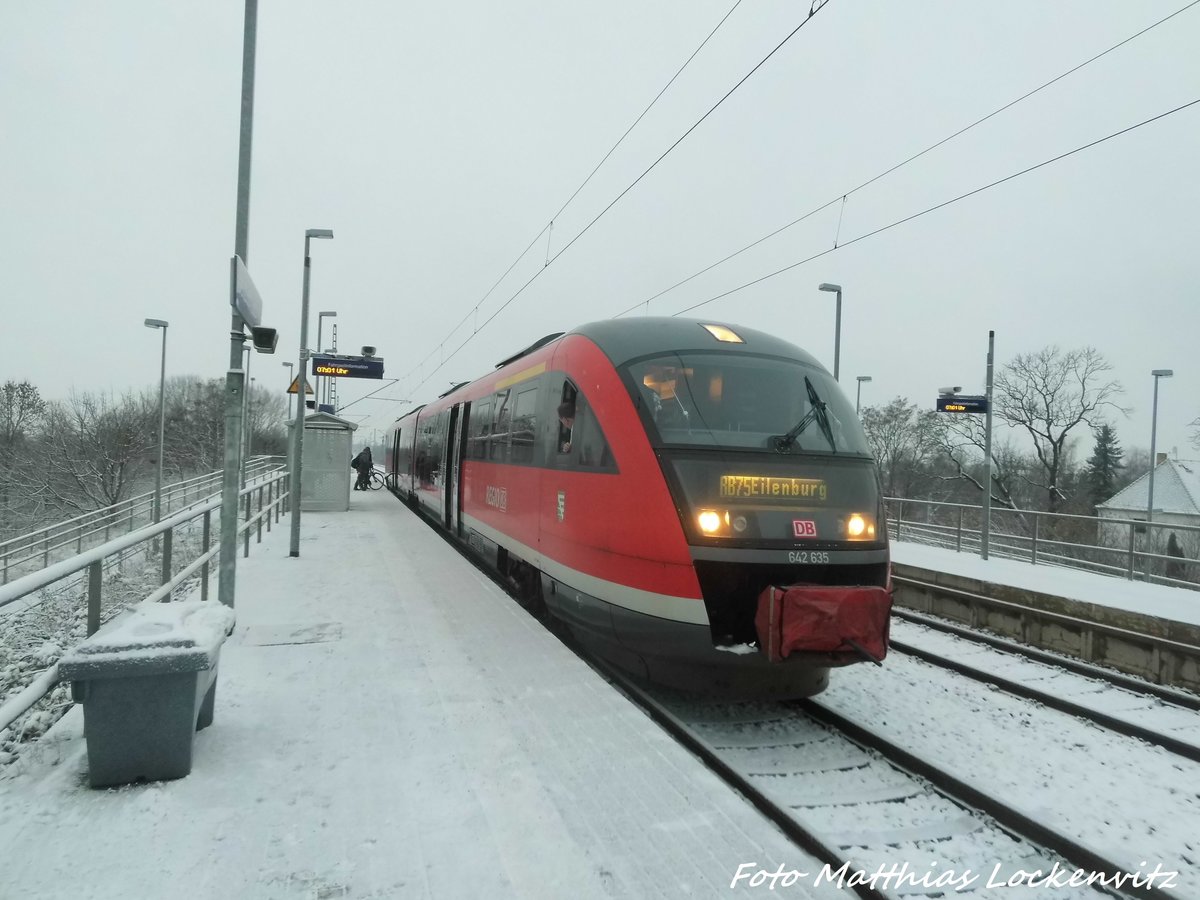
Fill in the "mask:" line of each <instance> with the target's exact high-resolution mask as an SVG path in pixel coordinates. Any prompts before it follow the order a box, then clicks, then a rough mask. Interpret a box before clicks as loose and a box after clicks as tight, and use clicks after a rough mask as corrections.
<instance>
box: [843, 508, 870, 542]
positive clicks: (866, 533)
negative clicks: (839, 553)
mask: <svg viewBox="0 0 1200 900" xmlns="http://www.w3.org/2000/svg"><path fill="white" fill-rule="evenodd" d="M846 537H848V538H849V539H850V540H852V541H870V540H874V539H875V520H874V519H873V518H872V517H871V516H864V515H863V514H862V513H851V514H850V516H849V517H848V518H847V519H846Z"/></svg>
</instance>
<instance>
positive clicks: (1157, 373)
mask: <svg viewBox="0 0 1200 900" xmlns="http://www.w3.org/2000/svg"><path fill="white" fill-rule="evenodd" d="M147 321H149V320H147ZM1150 374H1151V375H1153V376H1154V377H1155V378H1170V377H1171V376H1172V375H1174V374H1175V370H1174V369H1152V370H1151V371H1150Z"/></svg>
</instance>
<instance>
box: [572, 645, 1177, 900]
mask: <svg viewBox="0 0 1200 900" xmlns="http://www.w3.org/2000/svg"><path fill="white" fill-rule="evenodd" d="M588 661H589V662H591V663H592V664H593V665H595V666H597V667H598V668H600V669H601V670H602V671H603V672H604V673H605V674H606V676H607V677H609V679H610V680H612V681H614V682H615V683H616V684H617V685H618V686H619V687H620V688H621V689H622V690H624V691H625V692H626V693H627V694H628V695H629V696H630V697H631V698H632V699H633V700H634V701H635V702H637V703H638V704H639V705H641V706H642V707H643V708H644V709H645V710H646V711H647V713H648V714H650V715H651V716H652V717H653V718H654V719H655V720H656V721H658V722H659V723H660V724H661V725H663V727H664V728H666V729H667V730H668V731H669V732H670V733H671V734H672V735H673V736H675V737H676V738H677V739H678V740H680V741H681V742H682V743H684V744H685V745H686V746H687V747H688V748H689V749H691V750H692V751H693V752H694V753H696V754H697V755H698V756H699V757H700V758H701V759H703V760H704V761H705V762H706V763H707V764H708V765H709V766H710V768H712V769H713V770H714V771H715V772H716V773H717V774H718V775H720V776H721V777H722V778H723V779H724V780H725V781H726V782H727V783H729V784H730V785H732V786H733V787H734V788H736V789H737V790H738V791H740V792H741V793H742V794H743V795H745V796H746V797H747V798H748V799H749V800H750V801H751V802H752V803H753V804H754V805H755V806H756V807H758V809H759V810H760V811H762V812H763V813H764V815H766V816H767V817H768V818H770V819H771V820H772V821H773V822H775V824H776V825H777V826H778V827H779V828H780V829H781V830H783V831H784V833H785V834H787V835H788V836H789V837H790V838H791V839H792V840H793V841H795V842H796V844H797V845H798V846H799V847H800V848H801V849H803V850H804V851H805V852H807V853H809V854H811V855H813V856H814V857H816V858H817V859H819V860H820V861H821V862H822V863H823V864H824V866H825V869H824V870H823V871H824V872H826V873H829V875H830V877H831V878H834V879H835V881H834V883H841V884H843V885H844V886H848V887H853V888H854V890H855V891H856V892H857V893H858V895H859V896H862V897H873V898H897V897H902V896H910V895H915V894H922V895H928V894H933V895H937V894H938V893H939V889H940V890H941V892H943V893H944V894H945V895H951V894H952V895H954V896H960V895H961V896H970V897H975V898H981V900H982V898H988V900H991V898H996V900H1001V898H1005V900H1011V898H1012V897H1014V896H1036V897H1037V898H1039V900H1055V898H1058V897H1063V898H1066V897H1071V898H1078V897H1079V896H1081V894H1082V895H1090V896H1118V897H1151V896H1153V897H1159V898H1171V897H1174V896H1177V895H1175V894H1173V893H1172V891H1171V890H1170V889H1167V888H1163V887H1159V886H1158V885H1156V884H1154V882H1151V883H1150V884H1149V885H1148V884H1147V883H1146V880H1145V876H1147V875H1149V874H1150V873H1149V872H1142V871H1134V872H1130V871H1129V870H1128V869H1126V868H1124V867H1123V866H1122V864H1120V863H1119V862H1117V861H1115V860H1112V859H1110V858H1107V857H1105V856H1104V855H1103V854H1101V853H1099V852H1097V851H1096V850H1094V849H1092V848H1090V847H1087V846H1085V845H1084V844H1082V843H1080V842H1078V841H1077V840H1075V839H1074V838H1072V837H1071V836H1070V835H1067V834H1065V833H1063V832H1061V831H1058V830H1056V829H1054V828H1052V827H1051V826H1048V825H1046V824H1045V823H1043V822H1041V821H1039V820H1038V819H1036V818H1034V817H1032V816H1029V815H1027V814H1025V813H1023V812H1022V811H1020V810H1018V809H1016V808H1015V807H1012V806H1011V805H1009V804H1007V803H1005V802H1004V801H1003V800H1002V799H1000V798H998V797H995V796H991V795H989V794H987V793H986V792H984V791H981V790H979V789H977V788H975V787H973V786H971V785H970V784H968V783H966V782H965V781H963V780H962V779H960V778H958V777H956V776H954V775H952V774H951V773H949V772H948V771H945V770H944V769H942V768H940V767H939V766H937V764H936V763H934V762H933V761H931V760H928V759H923V758H920V757H917V756H915V755H914V754H911V753H908V752H907V751H905V750H904V749H902V748H900V747H898V746H896V745H894V744H892V743H890V742H889V741H887V740H886V739H884V738H882V737H880V736H878V735H876V734H874V733H873V732H872V731H871V730H870V729H869V728H866V727H864V726H862V725H860V724H857V723H854V722H851V721H848V720H846V719H844V718H843V717H841V716H839V715H838V714H836V713H834V712H833V711H831V710H829V709H828V708H826V707H825V706H823V705H822V704H820V703H819V702H818V701H813V700H803V701H791V702H770V703H767V702H756V703H725V702H710V701H704V700H694V699H689V698H686V697H681V696H679V695H676V694H672V693H669V692H663V691H659V690H656V689H647V688H645V687H643V686H641V685H638V684H636V683H633V682H631V681H630V680H629V679H628V678H626V677H625V676H624V675H622V674H621V673H619V672H614V671H612V670H611V669H609V668H608V667H607V666H605V665H604V664H603V663H599V662H597V661H596V660H595V659H593V658H589V660H588ZM997 860H1003V861H1004V862H1002V863H997V862H996V861H997ZM1076 871H1082V872H1084V873H1088V874H1089V875H1090V874H1092V873H1096V877H1095V878H1094V883H1093V884H1092V886H1091V890H1090V892H1089V891H1088V890H1085V889H1084V888H1082V887H1078V886H1076V887H1068V886H1066V884H1067V881H1068V879H1069V877H1070V875H1071V874H1072V873H1074V872H1076ZM1031 872H1041V873H1042V875H1043V876H1046V875H1048V873H1051V872H1054V873H1058V874H1057V875H1056V876H1055V877H1056V879H1057V880H1055V881H1047V882H1044V883H1033V884H1030V883H1029V877H1028V873H1031ZM1022 873H1025V874H1024V875H1023V874H1022ZM1100 875H1104V876H1105V877H1106V878H1107V884H1108V885H1110V886H1109V887H1104V886H1102V885H1103V884H1104V882H1102V881H1100V880H1099V876H1100ZM838 877H840V878H841V879H842V880H841V882H838V881H836V879H837V878H838ZM1080 877H1083V876H1080ZM1023 879H1024V880H1023ZM856 882H857V883H856ZM1118 883H1119V884H1120V885H1121V886H1120V887H1119V888H1115V887H1112V885H1115V884H1118ZM1017 888H1024V889H1026V890H1030V891H1032V893H1030V894H1021V893H1016V894H1014V890H1016V889H1017Z"/></svg>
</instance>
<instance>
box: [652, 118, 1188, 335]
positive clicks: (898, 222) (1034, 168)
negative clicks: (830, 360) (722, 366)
mask: <svg viewBox="0 0 1200 900" xmlns="http://www.w3.org/2000/svg"><path fill="white" fill-rule="evenodd" d="M1197 103H1200V97H1197V98H1196V99H1195V100H1191V101H1189V102H1187V103H1184V104H1183V105H1182V106H1177V107H1175V108H1174V109H1169V110H1167V111H1166V112H1162V113H1159V114H1158V115H1156V116H1151V117H1150V118H1149V119H1143V120H1142V121H1141V122H1138V123H1136V124H1134V125H1130V126H1128V127H1126V128H1122V129H1121V130H1120V131H1114V132H1113V133H1112V134H1108V135H1105V136H1104V137H1102V138H1097V139H1096V140H1094V141H1090V142H1089V143H1086V144H1084V145H1082V146H1080V147H1076V148H1075V149H1074V150H1068V151H1067V152H1066V153H1060V154H1059V155H1058V156H1055V157H1052V158H1050V159H1047V160H1043V161H1042V162H1040V163H1037V164H1035V165H1032V166H1028V167H1026V168H1024V169H1021V170H1020V171H1019V172H1013V173H1012V174H1011V175H1006V176H1004V177H1003V178H998V179H996V180H995V181H992V182H989V183H988V184H985V185H982V186H981V187H977V188H975V189H973V190H970V191H967V192H966V193H965V194H959V195H958V196H957V197H951V198H950V199H949V200H943V201H942V202H941V203H938V204H935V205H933V206H930V207H928V208H927V209H923V210H921V211H920V212H915V213H913V214H912V215H909V216H905V217H904V218H902V219H897V220H896V221H895V222H891V223H889V224H887V225H883V226H881V227H879V228H876V229H874V230H873V231H868V232H867V233H866V234H860V235H859V236H858V237H856V238H853V239H851V240H849V241H845V242H844V243H842V244H841V245H840V246H837V247H828V248H826V249H825V250H822V251H820V252H819V253H814V254H812V255H811V256H808V257H806V258H804V259H801V260H797V261H796V262H794V263H790V264H789V265H786V266H784V267H783V268H781V269H776V270H775V271H773V272H768V273H767V274H766V275H762V276H760V277H758V278H755V279H753V280H752V281H747V282H746V283H745V284H741V285H738V286H737V287H735V288H731V289H730V290H728V291H723V292H722V293H720V294H717V295H716V296H715V297H709V298H708V299H707V300H703V301H701V302H700V303H695V304H693V305H691V306H688V307H686V308H684V309H681V310H679V311H678V312H674V313H672V314H671V315H672V316H681V315H683V314H684V313H688V312H691V311H692V310H694V309H699V308H700V307H702V306H707V305H708V304H710V303H714V302H716V301H717V300H721V299H723V298H725V297H728V296H730V295H731V294H736V293H737V292H738V291H743V290H745V289H746V288H748V287H753V286H754V285H756V284H761V283H762V282H764V281H767V280H769V279H771V278H774V277H775V276H777V275H782V274H783V273H784V272H790V271H791V270H792V269H795V268H798V267H800V266H802V265H804V264H805V263H810V262H812V261H813V260H815V259H820V258H821V257H822V256H828V255H829V254H830V253H835V252H837V251H838V250H843V249H845V248H846V247H849V246H851V245H852V244H857V243H858V242H859V241H865V240H867V238H872V237H876V236H877V235H880V234H883V233H884V232H885V231H890V230H891V229H893V228H897V227H899V226H900V225H904V224H907V223H908V222H912V221H913V220H915V219H919V218H921V217H922V216H926V215H928V214H929V213H932V212H936V211H937V210H939V209H944V208H946V207H947V206H950V205H952V204H954V203H958V202H959V201H960V200H966V199H967V198H968V197H973V196H975V195H976V194H980V193H983V192H984V191H986V190H989V189H991V188H994V187H996V186H997V185H1001V184H1004V183H1005V182H1008V181H1012V180H1013V179H1015V178H1020V177H1021V176H1022V175H1028V174H1029V173H1030V172H1035V171H1037V170H1038V169H1041V168H1044V167H1045V166H1049V165H1052V164H1053V163H1056V162H1060V161H1061V160H1064V159H1066V158H1067V157H1069V156H1074V155H1075V154H1077V153H1082V152H1083V151H1084V150H1090V149H1091V148H1092V147H1097V146H1099V145H1100V144H1103V143H1105V142H1106V141H1111V140H1112V139H1113V138H1117V137H1120V136H1121V135H1124V134H1129V133H1130V132H1131V131H1136V130H1137V129H1138V128H1141V127H1143V126H1144V125H1150V124H1151V123H1153V122H1158V121H1160V120H1161V119H1165V118H1167V117H1168V116H1173V115H1175V114H1176V113H1178V112H1182V111H1183V110H1185V109H1188V108H1190V107H1192V106H1195V105H1196V104H1197ZM634 308H636V307H634Z"/></svg>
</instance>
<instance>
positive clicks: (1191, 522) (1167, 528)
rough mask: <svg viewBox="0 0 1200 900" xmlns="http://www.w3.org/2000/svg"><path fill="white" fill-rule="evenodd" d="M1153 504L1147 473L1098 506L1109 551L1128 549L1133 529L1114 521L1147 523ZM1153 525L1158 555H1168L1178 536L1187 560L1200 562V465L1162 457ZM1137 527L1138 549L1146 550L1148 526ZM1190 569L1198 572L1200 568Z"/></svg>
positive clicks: (1156, 469)
mask: <svg viewBox="0 0 1200 900" xmlns="http://www.w3.org/2000/svg"><path fill="white" fill-rule="evenodd" d="M1149 501H1150V473H1149V472H1147V473H1146V474H1145V475H1143V476H1142V477H1141V478H1139V479H1138V480H1137V481H1135V482H1133V483H1132V484H1130V485H1129V486H1128V487H1126V488H1125V489H1124V490H1122V491H1119V492H1117V493H1116V494H1114V495H1113V496H1112V497H1111V498H1109V499H1108V500H1106V501H1104V502H1103V503H1099V504H1097V505H1096V514H1097V515H1098V516H1099V517H1100V543H1101V544H1103V545H1104V546H1108V547H1119V548H1125V547H1128V546H1129V529H1130V526H1129V525H1128V524H1124V523H1123V524H1118V523H1117V522H1115V521H1114V520H1117V519H1120V520H1130V519H1132V520H1133V521H1135V522H1145V521H1146V508H1147V506H1148V505H1149ZM1153 521H1154V526H1155V527H1154V529H1153V532H1154V534H1153V552H1154V553H1166V552H1167V543H1168V541H1169V539H1170V536H1171V534H1172V533H1174V534H1175V539H1176V541H1177V542H1178V544H1179V547H1180V549H1182V551H1183V555H1184V556H1185V557H1187V558H1189V559H1198V558H1200V461H1197V460H1189V459H1168V458H1167V457H1166V455H1165V454H1159V459H1158V464H1157V465H1156V466H1155V467H1154V517H1153ZM1173 526H1174V527H1173ZM1133 527H1134V531H1135V535H1134V541H1135V547H1136V549H1138V550H1144V549H1146V547H1147V543H1146V542H1147V537H1146V526H1145V525H1141V526H1137V525H1135V526H1133ZM1190 529H1195V530H1190ZM1189 569H1191V570H1192V571H1193V572H1194V571H1196V570H1197V569H1200V566H1190V567H1189Z"/></svg>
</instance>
